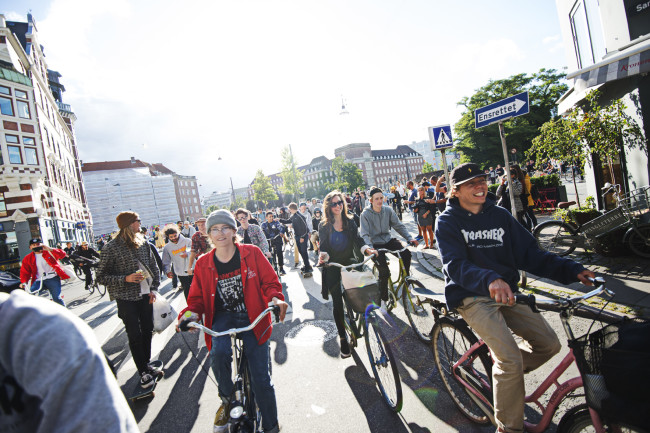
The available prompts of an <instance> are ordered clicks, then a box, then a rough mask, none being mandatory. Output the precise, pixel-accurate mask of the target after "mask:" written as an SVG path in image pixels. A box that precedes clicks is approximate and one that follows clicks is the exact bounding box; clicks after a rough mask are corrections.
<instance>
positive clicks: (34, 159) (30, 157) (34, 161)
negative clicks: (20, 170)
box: [25, 147, 38, 165]
mask: <svg viewBox="0 0 650 433" xmlns="http://www.w3.org/2000/svg"><path fill="white" fill-rule="evenodd" d="M25 163H26V164H27V165H38V156H36V149H34V148H33V147H25Z"/></svg>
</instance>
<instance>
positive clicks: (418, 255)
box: [415, 251, 445, 280]
mask: <svg viewBox="0 0 650 433" xmlns="http://www.w3.org/2000/svg"><path fill="white" fill-rule="evenodd" d="M415 258H416V259H417V260H418V263H419V264H421V265H422V266H424V269H426V270H427V272H429V273H430V274H431V275H433V276H434V277H437V278H440V279H441V280H444V279H445V276H444V275H442V273H441V272H440V271H438V269H436V268H435V267H434V266H433V265H432V264H431V263H429V261H428V260H427V258H426V257H425V256H424V254H423V253H422V252H421V251H416V252H415Z"/></svg>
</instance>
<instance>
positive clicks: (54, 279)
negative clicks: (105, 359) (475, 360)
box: [21, 164, 593, 432]
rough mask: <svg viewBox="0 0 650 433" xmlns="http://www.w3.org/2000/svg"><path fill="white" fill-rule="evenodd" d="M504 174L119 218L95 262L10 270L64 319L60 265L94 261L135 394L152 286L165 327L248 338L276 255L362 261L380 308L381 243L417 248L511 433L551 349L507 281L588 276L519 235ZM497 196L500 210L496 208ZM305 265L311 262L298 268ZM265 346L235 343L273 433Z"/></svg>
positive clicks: (42, 260) (254, 334)
mask: <svg viewBox="0 0 650 433" xmlns="http://www.w3.org/2000/svg"><path fill="white" fill-rule="evenodd" d="M510 172H511V177H510V179H507V178H506V177H507V175H506V173H505V170H503V168H502V167H500V166H497V168H496V169H494V170H493V169H492V168H490V169H487V170H485V169H481V168H479V167H478V166H477V165H475V164H461V165H460V166H458V167H456V168H455V169H454V170H453V171H452V173H451V176H450V179H449V181H448V180H447V179H446V178H445V176H439V177H438V176H431V177H427V178H422V179H419V180H417V181H416V180H410V181H408V182H407V183H406V184H405V185H401V183H399V182H397V183H396V184H395V185H392V186H390V187H389V188H388V190H387V191H384V190H382V189H381V188H378V187H371V188H370V189H369V190H361V189H359V190H357V191H354V192H353V193H352V194H346V193H343V192H340V191H336V190H335V191H331V192H330V193H329V194H327V195H326V196H325V197H324V198H323V200H322V202H321V201H320V200H319V199H317V198H314V199H312V200H310V201H309V202H300V203H295V202H292V203H289V204H288V205H287V206H281V207H277V208H270V209H266V210H264V211H258V212H254V213H251V212H250V211H248V210H247V209H243V208H240V209H236V210H235V211H232V212H231V211H228V210H224V209H222V210H217V211H214V212H212V213H211V214H210V215H209V216H207V217H204V218H200V219H198V220H197V221H196V222H195V223H194V224H191V223H190V222H189V221H184V222H181V221H179V222H177V223H175V224H168V225H166V226H164V227H162V228H159V227H155V228H154V229H153V230H152V231H151V234H150V235H149V233H148V230H146V228H144V227H142V224H141V220H140V217H139V215H138V214H137V213H135V212H132V211H125V212H121V213H120V214H119V215H117V217H116V223H117V225H118V227H119V232H118V233H117V234H115V235H114V236H112V239H110V240H109V241H108V242H106V243H105V244H103V245H102V246H101V251H95V250H94V249H93V248H91V247H90V246H89V245H88V244H87V243H86V242H83V243H81V244H80V245H79V246H78V247H77V248H73V246H72V244H68V245H67V246H66V248H65V249H58V248H49V247H47V246H46V245H44V244H43V243H42V242H41V240H40V239H38V238H34V239H32V240H31V241H30V249H31V250H32V252H31V253H30V254H29V255H28V256H27V257H26V258H25V259H24V260H23V264H22V268H21V283H22V284H23V287H31V289H32V291H33V290H35V289H36V288H41V287H44V288H46V289H47V290H48V291H49V292H50V294H51V297H52V299H53V300H54V301H55V302H57V303H59V304H61V305H63V306H64V305H65V304H64V302H63V300H62V298H61V296H60V294H61V281H62V280H65V279H66V278H68V277H69V276H68V275H67V274H66V271H65V269H64V268H63V267H62V265H61V263H60V261H65V260H67V259H68V260H74V259H75V258H80V259H82V260H80V261H81V263H82V265H81V266H83V263H85V262H88V263H90V262H93V261H95V260H96V259H99V263H98V266H97V272H96V275H97V279H98V281H99V282H100V283H101V284H103V285H105V286H106V287H107V289H108V293H109V297H110V299H111V300H115V301H116V304H117V315H118V317H119V318H120V319H121V320H122V322H123V323H124V328H125V332H126V335H127V337H128V344H129V348H130V351H131V354H132V356H133V360H134V362H135V365H136V367H137V370H138V373H139V376H140V385H141V387H142V388H148V387H151V386H152V385H153V383H154V382H155V380H156V378H157V377H159V376H160V375H161V374H162V371H161V369H160V366H159V364H156V363H155V362H152V360H151V357H152V354H151V342H152V336H153V303H154V302H156V299H157V298H158V296H160V295H159V294H158V291H157V289H158V287H159V286H160V284H161V281H162V280H163V279H164V278H170V279H171V280H172V286H173V287H177V286H180V288H181V289H182V290H183V294H184V297H185V299H186V301H187V307H186V308H185V309H183V311H181V313H180V314H179V319H181V318H190V319H192V320H203V321H204V323H205V324H206V326H210V327H211V328H212V329H213V330H215V331H223V330H226V329H231V328H235V327H242V326H246V325H248V324H250V321H251V320H252V319H253V318H255V317H256V316H257V315H258V314H259V313H260V312H262V311H263V310H264V309H265V308H266V306H267V305H268V304H269V303H273V304H275V305H277V306H279V307H280V311H281V318H283V317H284V315H285V313H286V311H287V308H288V305H287V304H286V302H285V300H284V294H283V291H282V285H281V283H280V281H279V277H281V276H283V275H285V274H286V270H285V259H287V258H288V257H287V256H289V257H290V252H287V256H285V254H283V251H285V250H286V245H289V244H291V243H292V244H293V257H294V267H295V268H298V267H300V269H301V271H302V273H303V276H305V277H308V276H309V275H310V274H311V272H312V270H313V264H312V261H313V262H314V264H315V263H318V264H323V263H325V262H327V261H333V262H336V263H340V264H342V265H350V264H354V263H359V262H360V261H362V259H363V256H364V255H365V256H369V255H371V256H373V260H374V262H375V264H376V266H377V269H378V286H379V289H380V298H381V306H382V307H385V305H386V302H387V301H388V280H389V278H390V269H389V267H388V264H387V261H386V256H385V253H384V252H382V251H380V250H389V251H397V250H401V249H402V248H403V244H402V242H401V241H400V240H398V239H396V238H395V237H393V234H392V233H393V232H392V230H394V231H395V232H396V233H398V234H399V235H400V237H401V238H403V240H405V241H406V242H407V243H408V244H409V245H412V246H416V247H417V246H418V244H419V242H420V241H423V248H433V247H434V244H437V246H436V247H437V249H438V250H439V253H440V257H441V260H442V263H443V274H444V276H445V286H446V289H445V294H446V297H447V302H448V304H449V306H450V308H456V309H457V310H458V311H459V313H460V314H461V315H462V316H463V317H464V318H465V320H467V321H468V323H470V324H471V326H472V327H473V328H474V329H476V332H477V333H478V334H479V335H480V336H481V337H482V338H483V339H484V340H485V341H486V342H487V343H488V345H489V346H490V348H491V349H492V350H493V353H494V357H495V369H494V388H495V408H496V411H497V412H496V419H497V424H498V427H499V429H500V430H501V431H509V432H520V431H522V428H523V424H522V423H523V386H522V384H523V371H530V370H532V369H534V368H537V367H538V366H539V365H541V364H543V363H544V362H545V361H546V360H547V359H549V358H550V356H552V355H553V354H554V353H556V352H557V350H558V349H559V343H558V341H557V337H556V336H555V334H554V333H553V331H552V329H551V328H550V327H549V326H548V324H546V322H544V320H543V319H542V318H540V316H539V315H538V316H536V317H533V316H531V315H530V314H529V313H528V312H526V311H525V308H524V307H519V306H515V305H514V293H515V292H516V291H517V290H518V288H517V281H518V278H519V274H518V270H519V269H525V270H530V271H532V272H534V273H536V274H537V275H544V276H548V277H549V278H554V279H557V280H560V281H561V282H566V283H568V282H571V281H576V280H580V281H582V282H584V283H586V284H588V281H587V278H586V277H589V276H593V273H592V272H590V271H587V270H586V269H584V267H582V266H581V265H579V264H577V263H575V262H572V261H570V260H567V259H562V258H559V257H557V256H554V255H552V254H549V253H545V252H542V251H541V250H539V249H538V248H537V247H536V244H535V241H534V238H533V237H532V235H531V234H530V229H531V228H532V227H533V226H534V225H535V224H536V221H535V216H534V213H533V212H532V211H531V209H530V206H531V204H532V203H531V201H530V200H531V198H530V191H531V183H530V174H529V172H530V170H529V169H528V168H527V169H526V170H522V169H521V168H520V167H519V166H518V165H512V166H511V170H510ZM493 173H494V176H493ZM448 184H449V185H448ZM488 184H498V188H497V189H496V192H495V194H492V193H490V192H489V191H488ZM510 189H512V192H513V193H514V197H515V203H514V204H513V203H510V198H509V192H510ZM512 211H514V213H513V214H512V215H511V214H510V212H512ZM405 213H411V214H412V216H413V219H414V221H415V222H416V224H417V228H418V235H417V236H413V235H411V233H409V230H408V229H407V228H406V226H405V225H404V223H403V222H402V219H403V216H404V214H405ZM486 233H487V235H486ZM291 240H292V241H293V242H290V241H291ZM523 250H525V251H526V252H525V253H524V252H523ZM309 251H313V252H314V256H312V257H310V256H309ZM401 257H402V259H403V262H404V266H405V269H406V272H407V274H408V272H409V269H410V265H411V252H410V251H409V250H408V249H406V250H405V251H404V252H403V253H402V254H401ZM273 260H275V261H276V264H277V266H278V273H277V274H276V272H275V270H274V268H273V266H272V261H273ZM301 262H302V266H301ZM86 270H87V268H84V272H86ZM321 276H322V280H321V287H322V296H323V298H324V299H326V300H327V299H329V297H330V296H331V297H332V301H333V312H332V315H333V318H334V322H335V324H336V328H337V331H338V335H339V339H340V356H341V358H347V357H349V356H350V355H351V350H350V344H349V342H348V341H347V338H346V332H345V324H344V309H343V298H342V292H341V273H340V270H339V268H336V267H324V268H323V269H322V272H321ZM89 281H92V275H91V274H90V273H86V284H89ZM267 319H268V318H267ZM496 323H499V326H497V325H496ZM509 329H513V330H515V332H517V334H518V335H520V336H521V337H522V338H524V339H525V340H529V343H530V346H531V348H532V349H531V350H532V352H533V354H534V356H528V355H525V354H522V353H523V352H520V351H519V349H517V344H516V343H514V340H512V342H511V341H510V339H509V338H507V335H509ZM271 332H272V326H271V322H270V319H268V320H264V321H262V322H260V323H259V324H258V325H257V326H256V327H255V328H254V329H253V330H252V331H249V332H247V333H244V334H242V335H241V338H242V339H243V342H244V350H245V351H246V355H247V357H248V362H249V366H250V372H251V375H252V376H253V377H252V379H253V380H252V385H253V387H254V393H255V395H256V397H257V398H258V405H259V407H260V410H261V411H262V415H263V418H262V419H263V423H264V430H265V431H270V432H276V431H278V429H279V427H278V426H279V424H278V419H277V402H276V398H275V390H274V387H273V383H272V381H271V378H270V374H269V371H268V368H267V366H268V364H269V350H268V344H269V343H268V339H269V336H270V333H271ZM206 344H207V346H208V349H209V350H210V358H211V365H212V369H213V372H214V374H215V377H216V378H217V382H218V388H219V395H220V397H221V400H222V401H221V405H220V406H219V409H218V410H217V415H216V419H215V429H217V431H218V430H219V429H221V428H225V427H226V425H227V424H228V421H229V412H230V407H229V404H230V400H229V397H230V395H229V393H230V389H231V387H232V382H231V381H230V376H231V370H230V369H231V356H232V354H231V351H230V350H231V348H230V341H229V338H228V337H221V338H213V337H209V336H206ZM522 357H523V358H522ZM522 359H523V361H522ZM520 406H521V407H520ZM520 409H521V410H520Z"/></svg>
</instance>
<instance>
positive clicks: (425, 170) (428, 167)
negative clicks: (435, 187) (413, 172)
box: [422, 161, 436, 173]
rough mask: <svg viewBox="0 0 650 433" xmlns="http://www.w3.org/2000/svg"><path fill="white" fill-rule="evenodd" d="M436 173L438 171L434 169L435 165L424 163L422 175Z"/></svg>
mask: <svg viewBox="0 0 650 433" xmlns="http://www.w3.org/2000/svg"><path fill="white" fill-rule="evenodd" d="M434 171H436V169H435V168H433V165H431V164H429V163H428V162H426V161H424V164H422V173H433V172H434Z"/></svg>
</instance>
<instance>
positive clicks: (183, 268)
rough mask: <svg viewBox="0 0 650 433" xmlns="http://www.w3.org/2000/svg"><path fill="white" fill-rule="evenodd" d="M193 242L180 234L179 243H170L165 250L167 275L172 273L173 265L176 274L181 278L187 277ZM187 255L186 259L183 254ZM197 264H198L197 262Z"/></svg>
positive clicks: (164, 261)
mask: <svg viewBox="0 0 650 433" xmlns="http://www.w3.org/2000/svg"><path fill="white" fill-rule="evenodd" d="M191 247H192V241H191V240H189V239H188V238H186V237H185V236H183V235H181V234H179V235H178V242H176V243H173V242H171V241H169V242H168V243H167V245H165V248H163V253H162V262H163V266H164V267H165V273H167V272H169V271H171V265H174V272H175V273H176V275H180V276H181V277H185V276H187V265H189V263H190V248H191ZM183 253H185V254H186V255H185V257H181V254H183ZM195 263H196V262H195Z"/></svg>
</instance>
